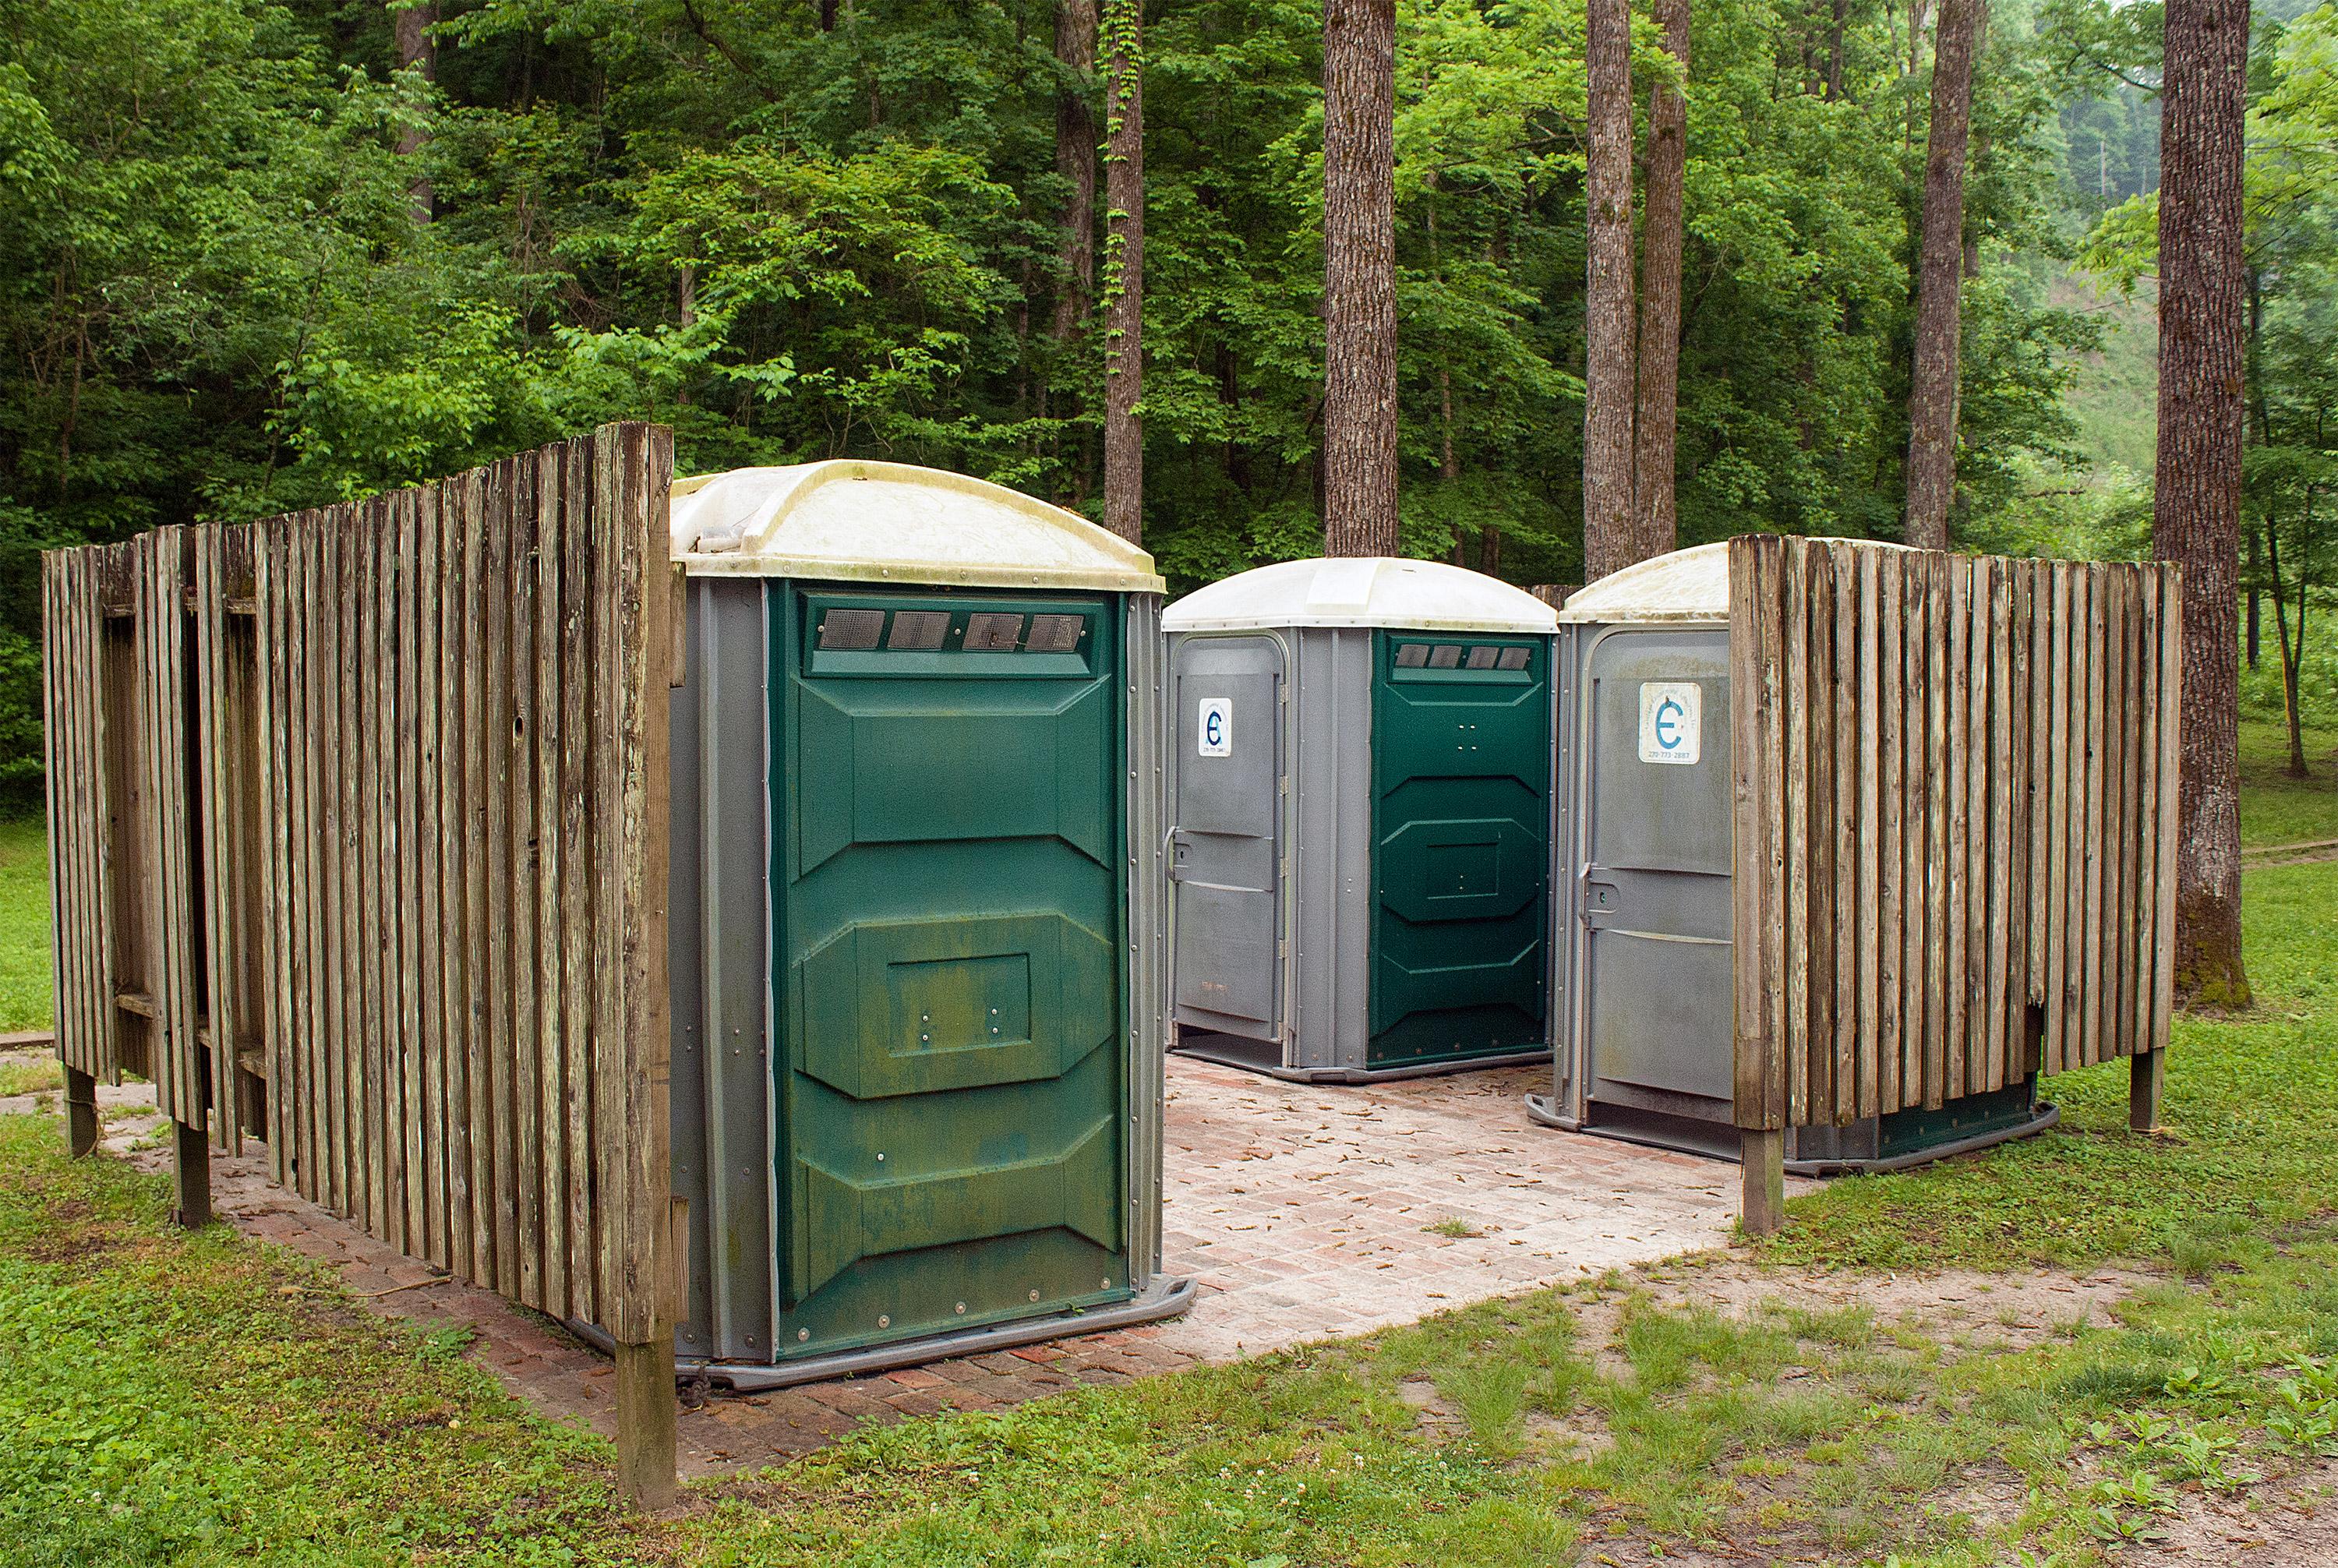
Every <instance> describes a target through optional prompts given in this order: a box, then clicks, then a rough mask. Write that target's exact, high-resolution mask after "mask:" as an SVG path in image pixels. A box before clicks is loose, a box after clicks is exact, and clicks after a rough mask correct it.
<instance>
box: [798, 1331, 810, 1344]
mask: <svg viewBox="0 0 2338 1568" xmlns="http://www.w3.org/2000/svg"><path fill="white" fill-rule="evenodd" d="M809 1338H811V1330H810V1329H809V1328H799V1329H797V1330H796V1343H798V1344H799V1345H801V1344H802V1343H803V1342H804V1341H805V1340H807V1339H809Z"/></svg>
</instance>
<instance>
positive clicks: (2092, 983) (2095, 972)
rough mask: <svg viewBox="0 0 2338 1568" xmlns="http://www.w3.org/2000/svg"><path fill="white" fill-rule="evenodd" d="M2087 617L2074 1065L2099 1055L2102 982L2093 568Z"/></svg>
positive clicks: (2100, 695)
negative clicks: (2082, 863)
mask: <svg viewBox="0 0 2338 1568" xmlns="http://www.w3.org/2000/svg"><path fill="white" fill-rule="evenodd" d="M2086 583H2087V620H2086V641H2087V685H2086V698H2085V710H2086V716H2087V718H2086V742H2085V745H2086V756H2087V784H2086V789H2085V794H2084V797H2083V799H2082V802H2081V810H2082V812H2083V818H2082V821H2083V827H2082V828H2081V829H2080V831H2081V833H2082V835H2083V838H2084V844H2085V876H2084V879H2083V882H2082V884H2081V892H2080V896H2079V901H2078V908H2077V909H2076V910H2075V911H2074V912H2073V916H2072V921H2073V924H2074V925H2076V926H2078V929H2079V931H2080V934H2081V936H2080V941H2081V948H2082V953H2083V958H2082V965H2081V967H2080V970H2079V982H2078V995H2077V996H2076V997H2075V998H2074V1000H2075V1001H2076V1002H2077V1004H2078V1042H2079V1044H2078V1064H2079V1065H2081V1066H2091V1065H2093V1064H2094V1063H2097V1062H2100V1061H2101V1060H2102V1059H2103V1039H2102V1006H2101V1002H2102V994H2103V992H2102V981H2103V944H2102V934H2103V927H2102V919H2101V915H2102V907H2103V830H2104V828H2106V827H2107V823H2106V822H2105V821H2104V818H2103V790H2104V779H2105V776H2106V774H2107V767H2106V754H2105V745H2106V734H2105V730H2104V723H2105V720H2106V717H2107V715H2106V714H2105V712H2104V704H2105V701H2107V698H2106V692H2105V680H2106V675H2107V650H2106V649H2105V648H2104V637H2105V632H2106V629H2107V614H2108V611H2109V603H2108V601H2109V589H2108V584H2107V583H2105V582H2104V580H2103V577H2102V573H2101V572H2100V571H2099V570H2097V571H2090V572H2088V573H2087V574H2086Z"/></svg>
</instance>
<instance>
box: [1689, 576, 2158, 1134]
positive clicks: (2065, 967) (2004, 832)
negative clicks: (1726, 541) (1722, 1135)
mask: <svg viewBox="0 0 2338 1568" xmlns="http://www.w3.org/2000/svg"><path fill="white" fill-rule="evenodd" d="M1729 568H1730V594H1731V607H1730V618H1731V650H1732V661H1733V667H1732V678H1731V703H1732V711H1731V719H1732V751H1733V767H1734V802H1735V811H1736V863H1735V882H1734V887H1735V895H1736V899H1737V907H1736V912H1735V922H1734V923H1735V926H1736V932H1737V944H1736V998H1735V1012H1736V1029H1735V1033H1736V1107H1737V1122H1738V1125H1739V1126H1740V1127H1742V1128H1744V1129H1747V1130H1748V1131H1749V1132H1753V1131H1762V1132H1769V1131H1774V1130H1777V1129H1780V1128H1783V1127H1786V1126H1795V1125H1806V1124H1812V1123H1834V1124H1838V1125H1840V1124H1842V1123H1844V1122H1851V1121H1853V1120H1856V1119H1859V1118H1862V1117H1869V1116H1874V1115H1878V1114H1881V1113H1885V1112H1894V1111H1900V1110H1904V1109H1910V1108H1913V1107H1917V1106H1928V1107H1938V1106H1940V1105H1941V1104H1942V1103H1945V1102H1946V1101H1949V1100H1951V1099H1955V1098H1958V1097H1960V1096H1963V1095H1968V1094H1976V1093H1984V1092H1987V1091H1990V1090H1995V1089H1999V1088H2002V1087H2004V1086H2005V1085H2006V1084H2008V1083H2017V1082H2019V1080H2020V1079H2022V1078H2023V1077H2025V1076H2026V1075H2028V1074H2029V1073H2032V1072H2041V1071H2042V1072H2045V1073H2059V1072H2064V1071H2067V1070H2069V1069H2072V1068H2077V1067H2083V1066H2087V1065H2089V1064H2092V1063H2097V1062H2104V1061H2109V1060H2112V1059H2115V1058H2118V1057H2132V1056H2139V1055H2144V1054H2148V1053H2150V1052H2154V1051H2156V1050H2158V1049H2159V1048H2160V1047H2161V1046H2162V1045H2164V1044H2166V1038H2167V1027H2168V1021H2169V1016H2170V1014H2171V1012H2172V1003H2173V972H2172V969H2171V966H2170V962H2169V955H2170V946H2171V944H2170V940H2169V939H2170V937H2171V936H2172V930H2173V917H2174V889H2175V875H2176V868H2175V860H2174V854H2173V848H2172V846H2173V840H2174V832H2175V818H2174V809H2175V783H2176V695H2177V693H2176V684H2177V672H2178V671H2179V669H2180V660H2181V646H2180V638H2181V618H2180V616H2179V614H2178V613H2177V604H2178V599H2177V593H2178V586H2177V584H2178V578H2177V573H2176V568H2174V567H2172V566H2158V565H2152V566H2140V565H2127V564H2093V563H2069V562H2048V561H2019V560H2007V559H2003V558H1999V557H1989V556H1967V555H1953V554H1941V553H1937V552H1925V551H1913V550H1900V549H1895V548H1892V547H1891V546H1886V545H1874V544H1847V543H1843V542H1840V541H1814V540H1802V539H1781V538H1775V537H1766V536H1764V537H1744V538H1739V539H1735V540H1733V541H1732V542H1731V544H1730V556H1729Z"/></svg>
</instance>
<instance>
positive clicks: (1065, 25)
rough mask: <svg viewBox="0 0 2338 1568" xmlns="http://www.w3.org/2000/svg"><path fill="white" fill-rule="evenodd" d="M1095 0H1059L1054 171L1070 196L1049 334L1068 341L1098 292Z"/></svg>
mask: <svg viewBox="0 0 2338 1568" xmlns="http://www.w3.org/2000/svg"><path fill="white" fill-rule="evenodd" d="M1095 56H1096V0H1056V60H1058V61H1059V62H1061V63H1062V64H1063V67H1064V73H1065V74H1066V76H1067V77H1069V78H1070V79H1071V80H1070V81H1069V82H1068V83H1066V86H1065V88H1064V90H1063V92H1062V93H1061V94H1060V95H1059V96H1058V97H1057V98H1056V173H1057V174H1059V175H1061V176H1062V177H1063V181H1064V184H1065V185H1066V187H1067V188H1068V192H1069V193H1068V194H1067V195H1066V196H1065V198H1064V211H1063V214H1062V216H1061V218H1060V219H1059V220H1058V221H1057V224H1056V260H1057V261H1058V262H1059V263H1060V275H1059V277H1058V279H1057V289H1056V313H1055V318H1054V319H1053V320H1052V321H1050V322H1049V323H1048V327H1047V332H1048V336H1050V337H1052V338H1055V339H1056V342H1058V343H1069V342H1071V341H1072V340H1073V339H1074V338H1077V337H1078V336H1079V335H1080V332H1081V330H1082V328H1085V327H1086V325H1087V319H1088V310H1089V308H1090V305H1091V303H1092V301H1093V299H1094V297H1095V199H1096V124H1095V110H1094V109H1092V108H1091V107H1090V106H1089V103H1088V82H1089V79H1090V78H1091V77H1092V76H1093V75H1094V73H1095Z"/></svg>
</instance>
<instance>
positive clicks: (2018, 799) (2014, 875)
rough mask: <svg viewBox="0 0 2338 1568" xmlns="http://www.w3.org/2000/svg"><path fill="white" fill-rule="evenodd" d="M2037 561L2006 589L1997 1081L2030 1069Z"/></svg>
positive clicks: (2016, 573) (2015, 571) (2025, 565)
mask: <svg viewBox="0 0 2338 1568" xmlns="http://www.w3.org/2000/svg"><path fill="white" fill-rule="evenodd" d="M2036 565H2037V564H2036V563H2035V562H2029V561H2017V562H2014V563H2013V564H2011V566H2010V568H2009V571H2010V573H2011V575H2010V578H2009V583H2008V593H2007V611H2006V621H2007V631H2006V639H2007V648H2006V654H2005V657H2006V670H2007V682H2008V683H2007V686H2006V692H2005V695H2006V701H2007V704H2008V714H2007V720H2008V726H2009V730H2010V732H2011V734H2012V753H2011V758H2010V762H2011V766H2010V767H2009V769H2008V770H2007V774H2006V785H2005V788H2006V792H2007V800H2006V804H2005V809H2006V811H2007V814H2008V819H2009V828H2008V830H2009V832H2010V834H2011V835H2012V842H2011V844H2010V845H2009V847H2008V848H2007V851H2006V865H2007V872H2006V877H2007V882H2006V889H2005V896H2004V899H2003V908H2004V912H2005V921H2006V937H2005V940H2006V965H2005V991H2004V995H2003V996H2002V997H2001V998H2000V1005H2001V1006H2002V1007H2003V1009H2004V1014H2005V1025H2004V1027H2005V1031H2006V1036H2005V1042H2006V1043H2005V1054H2004V1056H2003V1058H2002V1060H2001V1061H2000V1063H1999V1065H2000V1067H2001V1070H2002V1077H2001V1079H2000V1082H2018V1081H2019V1080H2020V1079H2022V1078H2024V1077H2026V1076H2027V1075H2028V1074H2029V1071H2030V1069H2031V1065H2032V1063H2031V1062H2030V1059H2029V1057H2030V1048H2031V1045H2030V1035H2029V995H2030V988H2029V926H2030V911H2031V908H2032V906H2033V904H2034V899H2033V897H2032V890H2033V889H2034V888H2035V887H2036V886H2037V874H2036V869H2035V867H2033V865H2032V864H2031V861H2030V848H2029V824H2030V816H2031V809H2032V788H2033V785H2034V783H2035V779H2034V775H2033V773H2032V771H2031V766H2030V760H2031V750H2032V734H2031V714H2032V712H2033V711H2034V706H2035V693H2034V692H2033V691H2032V689H2031V674H2032V671H2033V669H2034V663H2033V660H2032V652H2033V645H2032V642H2031V638H2030V633H2031V631H2032V629H2033V626H2034V622H2035V599H2034V595H2035V593H2036V588H2037V580H2038V574H2037V571H2036Z"/></svg>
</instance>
